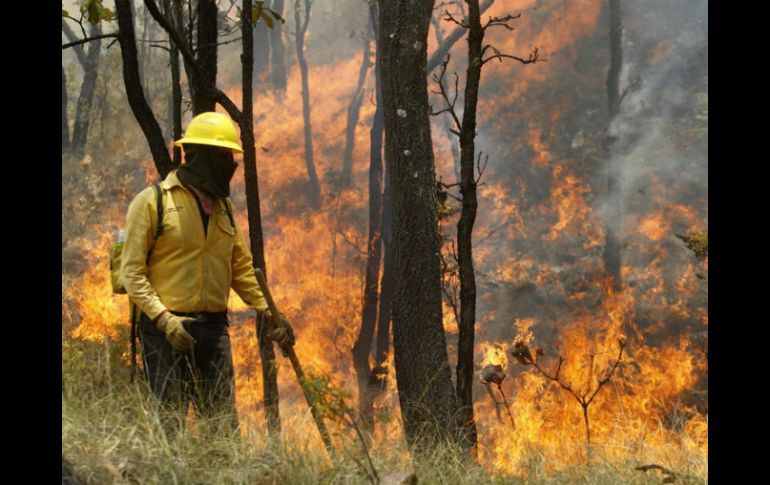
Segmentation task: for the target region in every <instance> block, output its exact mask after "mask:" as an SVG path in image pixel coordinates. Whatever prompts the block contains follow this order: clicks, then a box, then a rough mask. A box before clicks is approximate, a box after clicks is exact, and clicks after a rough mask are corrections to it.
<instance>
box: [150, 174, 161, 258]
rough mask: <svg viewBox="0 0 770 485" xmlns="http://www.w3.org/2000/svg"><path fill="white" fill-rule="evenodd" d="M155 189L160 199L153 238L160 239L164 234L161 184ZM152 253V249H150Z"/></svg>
mask: <svg viewBox="0 0 770 485" xmlns="http://www.w3.org/2000/svg"><path fill="white" fill-rule="evenodd" d="M153 187H155V195H156V196H157V197H158V203H157V207H158V226H157V227H156V228H155V234H154V235H153V236H152V238H153V239H158V238H159V237H160V236H161V234H163V191H162V190H161V188H160V183H157V182H156V183H155V185H153ZM150 251H152V249H150ZM148 259H149V253H148Z"/></svg>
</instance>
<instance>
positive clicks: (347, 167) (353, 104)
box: [340, 35, 382, 187]
mask: <svg viewBox="0 0 770 485" xmlns="http://www.w3.org/2000/svg"><path fill="white" fill-rule="evenodd" d="M364 37H365V38H364V54H363V59H362V60H361V68H360V69H359V71H358V84H357V85H356V92H355V94H353V99H352V100H351V101H350V105H348V125H347V128H346V129H345V151H344V153H343V155H342V174H341V175H340V185H341V186H342V187H349V186H350V183H351V181H352V178H353V177H352V172H353V147H354V146H355V143H356V125H358V117H359V115H360V114H361V103H362V101H363V100H364V82H366V74H367V73H368V72H369V67H370V66H371V61H370V57H371V55H372V50H371V44H372V42H371V39H370V38H369V36H368V35H366V36H364ZM380 178H382V175H380ZM370 181H371V179H370Z"/></svg>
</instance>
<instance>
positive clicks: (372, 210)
mask: <svg viewBox="0 0 770 485" xmlns="http://www.w3.org/2000/svg"><path fill="white" fill-rule="evenodd" d="M376 9H377V4H375V3H373V4H371V5H370V6H369V20H370V22H371V25H372V28H373V29H376V25H377V21H376V15H377V11H376ZM368 41H369V37H368V36H367V47H366V49H365V53H364V54H365V56H368V54H369V53H368V52H367V51H369V42H368ZM364 62H367V61H364ZM375 75H376V74H375ZM360 80H361V79H359V81H360ZM375 91H376V93H377V109H376V111H375V113H374V121H373V123H372V128H371V130H370V131H369V147H370V148H369V241H368V253H367V257H366V280H365V283H364V304H363V310H362V312H361V330H360V331H359V333H358V338H357V339H356V342H355V344H354V345H353V367H354V368H355V371H356V376H357V377H358V396H359V415H360V417H361V422H362V424H363V428H364V430H365V431H367V432H372V431H373V430H374V412H373V410H374V408H373V406H374V397H375V396H376V394H377V392H376V387H377V386H376V385H375V386H371V384H376V378H375V379H372V377H375V376H374V375H373V374H372V370H371V369H370V368H369V355H371V350H372V340H373V338H374V329H375V327H376V326H377V301H378V296H379V295H378V289H379V281H378V280H379V278H380V260H381V259H382V235H381V225H382V224H381V223H382V95H381V86H380V82H379V79H377V80H375ZM372 387H373V388H372Z"/></svg>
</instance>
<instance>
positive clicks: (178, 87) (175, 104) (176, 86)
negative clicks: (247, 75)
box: [169, 0, 183, 168]
mask: <svg viewBox="0 0 770 485" xmlns="http://www.w3.org/2000/svg"><path fill="white" fill-rule="evenodd" d="M171 18H172V23H173V24H174V25H175V26H176V28H177V30H179V31H180V32H182V25H183V22H182V3H181V1H180V0H173V5H172V8H171ZM169 45H170V46H171V53H170V56H171V123H172V139H173V140H179V139H180V138H182V79H181V78H182V76H181V72H180V69H179V47H177V45H176V43H174V41H173V40H172V39H171V36H169ZM172 160H173V163H174V168H176V167H179V164H180V163H182V148H181V147H178V146H174V148H173V156H172Z"/></svg>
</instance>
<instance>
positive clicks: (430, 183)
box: [379, 0, 457, 451]
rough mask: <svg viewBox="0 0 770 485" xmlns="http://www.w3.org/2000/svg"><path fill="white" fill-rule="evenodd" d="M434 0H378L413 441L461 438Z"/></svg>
mask: <svg viewBox="0 0 770 485" xmlns="http://www.w3.org/2000/svg"><path fill="white" fill-rule="evenodd" d="M432 12H433V2H432V1H429V0H422V1H412V2H392V1H388V0H381V1H380V29H379V36H380V46H381V49H382V97H383V108H384V118H385V160H386V162H387V163H388V165H389V166H390V168H391V176H392V180H391V182H392V190H393V262H394V275H393V276H394V279H395V281H397V282H398V285H397V286H396V288H395V293H394V295H393V309H392V316H393V349H394V356H395V367H396V380H397V383H398V393H399V401H400V404H401V413H402V416H403V420H404V431H405V434H406V438H407V442H408V443H409V445H410V446H411V447H413V448H414V449H415V450H418V451H421V450H425V449H426V448H427V447H430V446H431V445H433V444H436V443H438V441H440V440H444V439H447V438H448V439H449V440H451V441H454V442H456V441H457V434H456V431H457V429H456V413H457V400H456V397H455V392H454V388H453V386H452V376H451V372H450V368H449V360H448V356H447V349H446V336H445V335H444V328H443V324H442V313H441V269H440V261H439V250H440V247H439V235H438V225H437V224H438V215H437V213H436V191H435V186H436V177H435V167H434V161H433V146H432V142H431V133H430V120H429V119H428V112H429V107H428V89H427V80H426V75H427V73H426V63H427V36H428V27H429V25H430V19H431V14H432Z"/></svg>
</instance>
